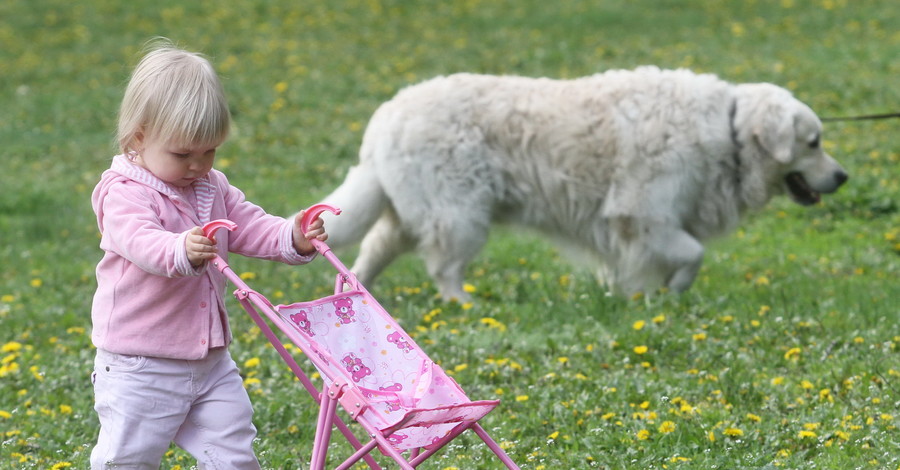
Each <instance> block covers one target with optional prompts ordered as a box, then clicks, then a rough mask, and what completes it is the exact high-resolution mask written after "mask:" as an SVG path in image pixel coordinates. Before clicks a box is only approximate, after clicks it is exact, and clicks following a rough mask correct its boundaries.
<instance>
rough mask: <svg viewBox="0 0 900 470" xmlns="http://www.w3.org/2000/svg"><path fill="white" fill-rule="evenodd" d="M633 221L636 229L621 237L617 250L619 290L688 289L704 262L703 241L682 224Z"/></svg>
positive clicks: (615, 274) (648, 292)
mask: <svg viewBox="0 0 900 470" xmlns="http://www.w3.org/2000/svg"><path fill="white" fill-rule="evenodd" d="M631 223H632V224H633V225H634V228H635V230H633V231H631V232H630V236H629V237H620V238H621V240H620V241H619V243H620V248H619V249H618V251H617V252H616V253H615V269H614V271H613V279H612V281H613V285H614V286H615V288H616V289H615V290H616V291H617V292H621V293H624V294H625V295H629V296H630V295H632V294H635V293H638V292H643V293H645V294H651V293H653V292H655V291H656V290H657V289H659V288H660V287H665V288H667V289H668V290H669V291H670V292H683V291H685V290H687V289H688V288H689V287H690V286H691V284H692V283H693V282H694V278H695V277H696V276H697V272H698V271H699V270H700V265H701V264H702V262H703V245H701V244H700V242H699V241H697V240H696V239H695V238H694V237H692V236H691V235H690V234H688V233H687V232H685V231H684V230H681V229H680V228H676V227H669V226H660V225H658V224H652V223H648V224H646V225H642V224H640V223H639V222H634V221H632V222H631Z"/></svg>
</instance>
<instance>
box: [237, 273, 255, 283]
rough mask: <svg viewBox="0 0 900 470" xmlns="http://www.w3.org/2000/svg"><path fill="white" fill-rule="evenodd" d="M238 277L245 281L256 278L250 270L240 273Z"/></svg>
mask: <svg viewBox="0 0 900 470" xmlns="http://www.w3.org/2000/svg"><path fill="white" fill-rule="evenodd" d="M240 277H241V279H243V280H245V281H247V280H253V279H256V273H254V272H250V271H244V272H242V273H241V276H240Z"/></svg>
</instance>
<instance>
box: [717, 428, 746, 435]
mask: <svg viewBox="0 0 900 470" xmlns="http://www.w3.org/2000/svg"><path fill="white" fill-rule="evenodd" d="M722 432H723V433H724V434H725V435H726V436H728V437H741V436H743V435H744V431H741V430H740V429H738V428H725V430H724V431H722Z"/></svg>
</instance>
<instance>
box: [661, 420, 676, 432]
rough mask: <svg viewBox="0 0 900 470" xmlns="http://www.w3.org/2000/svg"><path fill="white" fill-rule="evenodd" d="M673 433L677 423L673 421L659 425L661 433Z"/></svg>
mask: <svg viewBox="0 0 900 470" xmlns="http://www.w3.org/2000/svg"><path fill="white" fill-rule="evenodd" d="M673 431H675V423H673V422H671V421H663V422H662V424H660V425H659V432H661V433H663V434H669V433H670V432H673Z"/></svg>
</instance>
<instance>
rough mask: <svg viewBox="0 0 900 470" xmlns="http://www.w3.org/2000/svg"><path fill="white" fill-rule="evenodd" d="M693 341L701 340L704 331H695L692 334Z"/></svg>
mask: <svg viewBox="0 0 900 470" xmlns="http://www.w3.org/2000/svg"><path fill="white" fill-rule="evenodd" d="M692 338H693V339H694V341H703V340H705V339H706V333H696V334H694V335H693V336H692Z"/></svg>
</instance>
